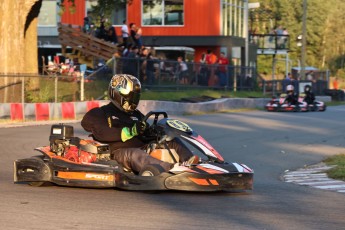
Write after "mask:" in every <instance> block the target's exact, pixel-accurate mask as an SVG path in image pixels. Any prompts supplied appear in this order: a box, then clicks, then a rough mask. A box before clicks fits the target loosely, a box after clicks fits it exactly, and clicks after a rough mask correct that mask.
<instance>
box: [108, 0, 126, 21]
mask: <svg viewBox="0 0 345 230" xmlns="http://www.w3.org/2000/svg"><path fill="white" fill-rule="evenodd" d="M126 18H127V4H126V2H124V3H122V4H121V6H119V7H118V8H117V9H115V10H113V12H112V14H111V17H110V21H111V23H112V24H113V25H122V24H123V20H126Z"/></svg>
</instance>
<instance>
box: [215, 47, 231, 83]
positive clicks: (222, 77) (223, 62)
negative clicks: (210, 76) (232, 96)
mask: <svg viewBox="0 0 345 230" xmlns="http://www.w3.org/2000/svg"><path fill="white" fill-rule="evenodd" d="M218 64H219V66H218V70H217V75H218V84H219V85H220V86H226V85H227V77H226V72H227V71H226V70H227V67H228V65H229V60H228V59H227V58H226V57H225V53H224V52H221V53H220V57H219V59H218Z"/></svg>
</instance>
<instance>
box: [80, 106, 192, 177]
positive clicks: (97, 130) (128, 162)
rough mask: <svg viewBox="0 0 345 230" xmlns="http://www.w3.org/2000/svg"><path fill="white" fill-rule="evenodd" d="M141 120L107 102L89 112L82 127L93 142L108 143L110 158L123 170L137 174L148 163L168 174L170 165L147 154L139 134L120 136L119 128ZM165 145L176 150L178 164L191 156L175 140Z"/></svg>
mask: <svg viewBox="0 0 345 230" xmlns="http://www.w3.org/2000/svg"><path fill="white" fill-rule="evenodd" d="M143 117H144V115H143V114H142V113H141V112H140V111H138V110H135V111H133V112H132V113H126V112H124V111H122V110H120V109H118V108H117V107H116V106H115V105H114V104H113V103H111V102H110V103H109V104H107V105H104V106H102V107H100V108H93V109H91V110H90V111H88V112H87V113H86V114H85V115H84V117H83V119H82V121H81V126H82V127H83V128H84V129H85V131H87V132H91V133H92V135H93V137H94V139H95V140H97V141H99V142H102V143H108V144H109V147H110V154H111V157H112V159H114V160H116V161H117V162H118V163H120V164H121V165H122V166H123V167H125V168H126V169H130V170H132V171H134V172H136V173H138V172H140V170H141V169H142V168H143V167H144V166H145V165H147V164H158V165H160V166H161V167H163V168H164V169H165V170H166V171H169V169H171V168H172V166H173V164H171V163H167V162H163V161H160V160H158V159H156V158H153V157H151V156H150V155H149V154H147V153H146V152H145V151H144V149H145V148H146V146H147V144H148V143H145V141H143V140H142V139H141V138H140V135H137V136H132V137H127V138H124V137H123V132H122V129H123V128H126V127H127V128H130V127H133V126H134V125H135V122H136V121H141V120H142V119H143ZM167 144H168V147H169V148H173V149H175V150H176V152H177V154H178V155H179V158H180V161H181V162H183V161H186V160H188V159H189V158H190V157H192V156H193V154H192V153H191V151H189V149H188V148H187V147H186V146H185V145H184V144H183V143H182V141H181V140H179V139H177V138H175V139H173V140H171V141H169V142H168V143H167Z"/></svg>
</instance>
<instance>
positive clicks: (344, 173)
mask: <svg viewBox="0 0 345 230" xmlns="http://www.w3.org/2000/svg"><path fill="white" fill-rule="evenodd" d="M323 162H324V163H326V164H327V165H336V166H335V167H334V168H332V169H330V170H328V171H327V175H328V176H329V177H330V178H333V179H336V180H343V181H345V154H337V155H334V156H331V157H329V158H327V159H325V160H324V161H323Z"/></svg>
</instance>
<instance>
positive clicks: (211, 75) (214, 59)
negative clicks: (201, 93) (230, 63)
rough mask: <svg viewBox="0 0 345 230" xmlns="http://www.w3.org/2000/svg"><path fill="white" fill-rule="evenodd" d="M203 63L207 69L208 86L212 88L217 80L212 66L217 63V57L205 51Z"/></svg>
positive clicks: (209, 51) (211, 52)
mask: <svg viewBox="0 0 345 230" xmlns="http://www.w3.org/2000/svg"><path fill="white" fill-rule="evenodd" d="M205 61H206V64H207V67H208V69H209V77H208V86H213V85H215V84H216V82H217V79H216V76H215V66H214V64H215V63H216V62H217V56H216V55H215V54H214V53H213V51H212V50H208V51H207V55H206V59H205Z"/></svg>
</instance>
